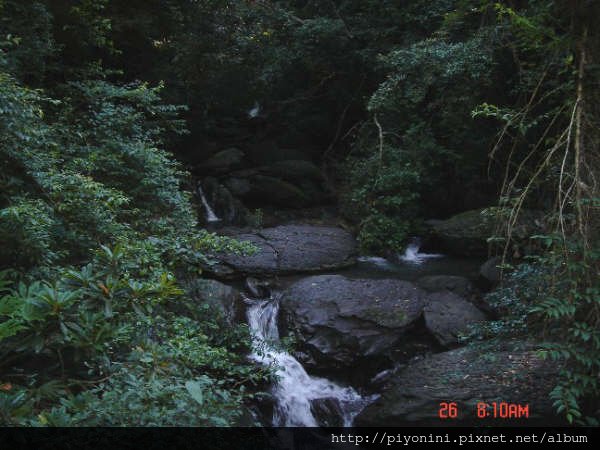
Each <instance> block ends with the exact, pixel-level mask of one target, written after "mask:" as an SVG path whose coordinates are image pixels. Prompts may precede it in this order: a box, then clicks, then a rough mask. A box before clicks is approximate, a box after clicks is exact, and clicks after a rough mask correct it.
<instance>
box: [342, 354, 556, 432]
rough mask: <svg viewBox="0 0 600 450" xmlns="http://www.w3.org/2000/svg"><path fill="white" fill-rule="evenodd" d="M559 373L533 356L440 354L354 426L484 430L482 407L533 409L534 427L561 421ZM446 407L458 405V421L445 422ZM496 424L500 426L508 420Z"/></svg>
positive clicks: (388, 390) (392, 386)
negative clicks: (555, 394) (553, 396)
mask: <svg viewBox="0 0 600 450" xmlns="http://www.w3.org/2000/svg"><path fill="white" fill-rule="evenodd" d="M557 370H558V369H557V368H556V365H555V364H554V363H552V362H551V361H548V360H544V359H542V358H541V357H540V356H539V354H538V353H537V352H536V351H533V350H521V351H515V352H510V351H494V352H489V351H485V352H484V351H478V350H476V349H471V348H461V349H456V350H451V351H448V352H444V353H438V354H435V355H432V356H429V357H426V358H424V359H421V360H417V361H414V362H412V363H410V364H409V365H408V366H406V367H405V368H404V369H402V370H400V371H399V372H398V373H397V374H396V375H395V376H394V377H393V378H392V380H391V381H390V382H389V383H388V385H387V386H386V387H385V388H384V390H383V393H382V394H381V396H380V397H379V398H378V399H377V400H376V401H375V402H373V403H372V404H370V405H369V406H367V407H366V408H365V409H364V410H363V411H362V412H361V413H360V414H359V415H358V416H357V418H356V419H355V421H354V425H355V426H379V427H393V426H403V425H411V424H418V425H430V426H435V425H437V426H440V425H448V424H454V425H472V424H475V423H477V424H482V423H484V422H485V421H483V420H481V419H478V418H477V403H478V402H486V403H491V402H506V403H518V404H521V405H527V404H528V405H529V413H530V418H529V419H525V420H527V421H528V423H530V421H532V420H536V419H542V418H549V419H555V417H556V414H555V412H554V411H553V408H552V402H551V401H550V399H549V393H550V391H551V389H552V386H553V384H554V380H555V379H556V374H557ZM441 402H456V404H457V411H458V417H457V418H455V419H447V420H441V419H439V418H438V410H439V409H440V403H441ZM523 420H524V419H521V421H520V422H519V423H520V424H523V423H524V422H523ZM490 422H492V423H496V424H500V422H502V423H505V422H506V420H501V419H495V421H494V419H489V420H488V423H490ZM546 424H550V422H546Z"/></svg>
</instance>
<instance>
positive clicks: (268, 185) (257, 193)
mask: <svg viewBox="0 0 600 450" xmlns="http://www.w3.org/2000/svg"><path fill="white" fill-rule="evenodd" d="M248 181H249V183H250V190H249V191H248V193H247V194H245V197H246V198H248V199H250V200H255V201H261V202H263V203H265V202H266V203H269V204H272V205H278V206H282V207H286V208H302V207H304V206H307V205H309V204H310V203H311V201H312V199H311V198H309V196H308V195H306V194H305V193H304V191H303V190H302V189H300V188H299V187H297V186H296V185H294V184H292V183H290V182H288V181H285V180H282V179H280V178H276V177H271V176H267V175H255V176H253V177H251V178H249V179H248Z"/></svg>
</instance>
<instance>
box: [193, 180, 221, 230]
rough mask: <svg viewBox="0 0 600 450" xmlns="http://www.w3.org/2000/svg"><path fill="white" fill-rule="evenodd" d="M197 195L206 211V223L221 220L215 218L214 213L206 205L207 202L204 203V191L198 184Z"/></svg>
mask: <svg viewBox="0 0 600 450" xmlns="http://www.w3.org/2000/svg"><path fill="white" fill-rule="evenodd" d="M198 195H199V196H200V200H201V201H202V205H204V210H205V211H206V221H207V222H219V221H220V220H221V219H219V218H218V217H217V215H216V214H215V212H214V211H213V210H212V208H211V207H210V205H209V204H208V201H206V197H205V196H204V191H203V190H202V186H201V185H200V183H198Z"/></svg>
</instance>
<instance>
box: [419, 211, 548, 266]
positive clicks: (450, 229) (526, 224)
mask: <svg viewBox="0 0 600 450" xmlns="http://www.w3.org/2000/svg"><path fill="white" fill-rule="evenodd" d="M506 214H507V211H506V210H501V209H500V208H484V209H474V210H471V211H465V212H462V213H460V214H457V215H455V216H452V217H451V218H449V219H447V220H429V221H427V224H428V225H429V226H431V228H432V232H433V235H434V237H435V238H436V239H437V240H438V241H439V245H440V246H441V247H442V248H443V249H444V251H447V252H449V253H452V254H455V255H461V256H487V255H488V242H487V239H488V238H490V237H493V236H495V235H496V234H497V233H498V232H499V229H498V228H499V224H500V223H501V222H502V220H503V217H505V215H506ZM542 217H543V214H542V213H541V212H539V211H530V210H522V211H521V212H520V214H519V218H518V221H517V223H516V224H515V226H514V227H513V230H512V238H513V240H514V243H515V245H516V247H517V248H521V249H522V251H524V252H526V251H527V248H528V246H529V243H528V241H529V239H528V238H529V236H531V235H532V234H536V233H540V232H543V221H542V220H541V218H542Z"/></svg>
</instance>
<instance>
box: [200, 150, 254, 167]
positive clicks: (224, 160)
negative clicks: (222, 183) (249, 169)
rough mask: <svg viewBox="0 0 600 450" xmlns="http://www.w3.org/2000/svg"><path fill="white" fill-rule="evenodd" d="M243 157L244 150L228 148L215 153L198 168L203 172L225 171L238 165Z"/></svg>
mask: <svg viewBox="0 0 600 450" xmlns="http://www.w3.org/2000/svg"><path fill="white" fill-rule="evenodd" d="M243 159H244V152H243V151H241V150H239V149H237V148H228V149H225V150H221V151H220V152H217V153H215V154H214V155H212V156H211V157H210V158H208V159H207V160H206V161H204V163H203V164H201V165H200V166H199V167H198V169H199V170H201V171H203V172H210V173H214V172H215V171H216V172H226V171H229V170H231V169H233V168H237V167H240V166H241V165H242V161H243Z"/></svg>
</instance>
